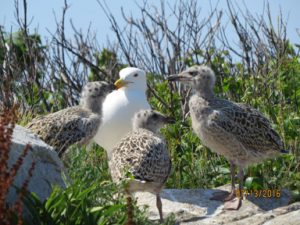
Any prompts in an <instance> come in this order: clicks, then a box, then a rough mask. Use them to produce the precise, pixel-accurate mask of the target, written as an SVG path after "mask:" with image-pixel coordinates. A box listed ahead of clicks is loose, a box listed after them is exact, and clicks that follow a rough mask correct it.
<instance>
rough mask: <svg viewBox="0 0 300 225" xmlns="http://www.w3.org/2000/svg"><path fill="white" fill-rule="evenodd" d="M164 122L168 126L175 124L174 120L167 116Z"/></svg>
mask: <svg viewBox="0 0 300 225" xmlns="http://www.w3.org/2000/svg"><path fill="white" fill-rule="evenodd" d="M165 122H166V123H168V124H174V123H176V120H175V118H173V117H169V116H168V117H166V119H165Z"/></svg>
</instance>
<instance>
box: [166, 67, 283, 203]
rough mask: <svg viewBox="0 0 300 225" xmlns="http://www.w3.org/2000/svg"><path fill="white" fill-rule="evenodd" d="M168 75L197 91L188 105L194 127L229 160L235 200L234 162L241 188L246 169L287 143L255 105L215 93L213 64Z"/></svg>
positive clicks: (203, 139)
mask: <svg viewBox="0 0 300 225" xmlns="http://www.w3.org/2000/svg"><path fill="white" fill-rule="evenodd" d="M168 79H169V80H170V81H177V80H178V81H182V82H187V83H189V84H191V85H192V87H193V89H194V91H195V94H194V95H193V96H192V97H191V98H190V100H189V107H190V114H191V118H192V126H193V130H194V132H195V133H196V134H197V135H198V137H199V138H200V139H201V141H202V143H203V144H204V145H205V146H207V147H209V148H210V149H211V150H212V151H214V152H216V153H218V154H221V155H223V156H224V157H225V158H226V159H227V160H228V161H229V162H230V164H231V179H232V193H231V195H230V197H229V198H227V200H232V199H233V197H234V193H235V184H234V183H235V182H234V174H235V166H238V167H239V170H240V171H239V178H240V187H239V188H240V189H242V187H243V177H244V175H243V169H244V168H245V167H246V166H248V165H250V164H253V163H258V162H261V161H263V160H264V159H266V158H271V157H274V156H276V155H277V154H278V153H280V152H281V151H282V150H283V147H284V146H283V142H282V140H281V138H280V136H279V135H278V134H277V133H276V131H275V130H274V129H273V128H272V127H271V124H270V121H269V120H268V119H267V118H266V117H265V116H264V115H263V114H262V113H260V112H259V111H257V110H256V109H254V108H251V107H250V106H247V105H244V104H239V103H235V102H231V101H228V100H225V99H220V98H217V97H215V95H214V93H213V88H214V85H215V74H214V72H213V71H212V69H211V68H209V67H207V66H194V67H191V68H189V69H187V70H186V71H183V72H182V73H180V74H178V75H172V76H170V77H169V78H168ZM239 201H240V200H239ZM238 203H240V202H238ZM228 206H229V207H228V208H230V207H231V206H230V205H228ZM238 207H239V206H237V207H236V208H238Z"/></svg>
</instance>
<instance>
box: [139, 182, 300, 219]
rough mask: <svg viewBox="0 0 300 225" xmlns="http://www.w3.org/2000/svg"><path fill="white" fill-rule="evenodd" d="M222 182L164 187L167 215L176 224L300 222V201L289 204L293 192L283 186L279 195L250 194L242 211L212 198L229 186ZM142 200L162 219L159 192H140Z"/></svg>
mask: <svg viewBox="0 0 300 225" xmlns="http://www.w3.org/2000/svg"><path fill="white" fill-rule="evenodd" d="M229 188H230V186H229V185H226V186H222V187H219V188H217V189H213V190H205V189H182V190H175V189H164V190H163V191H162V193H161V198H162V204H163V212H164V217H166V216H168V215H170V214H171V213H173V214H174V215H175V218H176V221H177V223H176V224H182V225H183V224H185V225H196V224H232V225H240V224H241V225H242V224H251V225H262V224H264V225H271V224H272V225H273V224H276V225H277V224H278V225H279V224H285V225H287V224H300V202H297V203H294V204H291V205H289V202H290V201H291V195H290V193H289V192H288V191H286V190H281V196H280V197H279V198H277V197H275V198H263V197H256V198H255V196H254V195H252V197H248V198H246V199H244V200H243V203H242V206H241V208H240V209H239V210H238V211H228V210H224V209H223V202H219V201H212V200H210V198H211V197H212V194H213V193H214V192H216V191H220V190H229ZM135 197H137V199H138V200H137V201H138V204H139V205H140V206H145V205H146V206H148V207H149V208H148V213H149V218H150V219H151V220H158V219H159V215H158V211H157V208H156V201H155V196H154V195H153V194H150V193H146V192H139V193H136V195H135Z"/></svg>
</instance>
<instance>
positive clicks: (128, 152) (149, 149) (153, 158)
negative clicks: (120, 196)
mask: <svg viewBox="0 0 300 225" xmlns="http://www.w3.org/2000/svg"><path fill="white" fill-rule="evenodd" d="M166 149H167V147H166V144H165V142H164V140H163V139H162V137H160V136H159V135H157V134H154V133H153V132H151V131H148V130H145V129H137V130H135V131H133V132H130V133H129V134H128V135H127V136H125V137H124V138H123V139H122V140H121V142H120V143H119V144H118V145H117V146H116V147H115V149H114V151H113V156H112V160H111V164H112V165H114V166H113V167H111V174H112V178H113V180H114V181H116V182H118V181H120V180H121V179H122V178H123V177H124V176H125V173H126V172H130V173H131V174H132V175H133V176H134V178H135V179H137V180H140V181H146V182H156V183H161V184H162V185H163V184H164V183H165V181H166V180H167V178H168V176H169V174H170V171H171V161H170V156H169V153H168V151H167V150H166Z"/></svg>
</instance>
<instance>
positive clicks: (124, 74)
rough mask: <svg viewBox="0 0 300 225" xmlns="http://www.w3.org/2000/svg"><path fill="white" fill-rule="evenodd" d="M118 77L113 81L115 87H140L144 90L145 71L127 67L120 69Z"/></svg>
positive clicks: (145, 83)
mask: <svg viewBox="0 0 300 225" xmlns="http://www.w3.org/2000/svg"><path fill="white" fill-rule="evenodd" d="M119 75H120V79H119V80H117V81H116V82H115V86H116V87H117V89H120V88H122V89H127V88H130V89H141V90H143V91H146V88H147V82H146V73H145V71H143V70H141V69H139V68H136V67H127V68H124V69H122V70H121V71H120V73H119Z"/></svg>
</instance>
